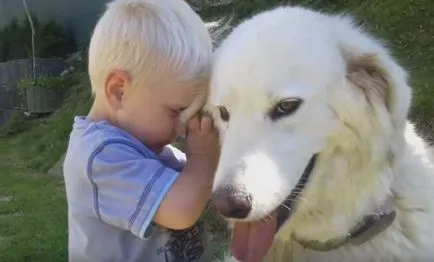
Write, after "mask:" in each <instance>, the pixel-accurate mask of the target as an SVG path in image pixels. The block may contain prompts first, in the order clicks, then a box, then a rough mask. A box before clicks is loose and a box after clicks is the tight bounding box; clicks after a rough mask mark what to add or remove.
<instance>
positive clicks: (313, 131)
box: [207, 7, 434, 262]
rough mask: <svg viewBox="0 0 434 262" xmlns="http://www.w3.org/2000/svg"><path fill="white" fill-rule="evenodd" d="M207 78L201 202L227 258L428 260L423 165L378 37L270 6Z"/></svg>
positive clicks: (430, 212)
mask: <svg viewBox="0 0 434 262" xmlns="http://www.w3.org/2000/svg"><path fill="white" fill-rule="evenodd" d="M213 70H214V71H213V75H212V79H211V90H210V94H209V100H208V104H207V108H208V110H209V111H211V112H212V114H213V116H214V118H215V121H216V124H217V126H218V129H219V131H220V133H221V134H220V135H221V144H222V152H221V158H220V162H219V165H218V168H217V172H216V176H215V180H214V188H213V203H214V205H215V206H216V208H217V209H218V210H219V212H220V213H221V214H222V215H223V216H224V217H225V218H227V219H228V220H229V221H230V222H231V223H232V224H233V231H232V245H231V250H232V254H233V255H234V257H236V258H237V259H238V260H240V261H249V262H251V261H276V262H280V261H281V262H288V261H296V262H303V261H313V262H316V261H320V262H321V261H330V262H331V261H333V262H336V261H381V262H387V261H434V165H433V161H432V159H430V156H428V150H429V149H428V147H427V145H425V143H424V142H423V141H422V139H421V138H420V137H419V136H418V135H417V134H416V133H415V131H414V129H413V126H412V125H411V124H410V123H408V122H407V113H408V110H409V106H410V102H411V89H410V87H409V86H408V84H407V76H406V72H405V70H404V69H403V68H402V67H401V66H400V65H399V64H398V63H397V62H396V61H395V60H394V58H393V57H392V56H391V55H390V54H389V53H388V51H387V49H386V48H385V47H383V45H382V44H381V43H380V42H378V41H376V40H374V39H373V38H372V37H371V36H369V35H368V34H367V33H365V32H363V31H362V30H361V29H360V28H358V27H357V26H355V25H354V23H353V22H352V20H351V18H349V17H347V16H339V15H326V14H322V13H318V12H314V11H310V10H307V9H305V8H300V7H279V8H276V9H273V10H269V11H265V12H262V13H260V14H258V15H256V16H254V17H252V18H251V19H249V20H247V21H244V22H243V23H241V24H240V25H238V26H237V27H236V28H234V30H233V31H232V32H231V33H230V34H229V36H228V37H227V38H226V39H225V40H224V41H223V43H222V44H221V46H220V47H219V48H218V50H217V51H216V57H215V64H214V69H213ZM262 257H264V258H263V259H261V258H262ZM231 259H233V260H234V261H236V260H235V258H231Z"/></svg>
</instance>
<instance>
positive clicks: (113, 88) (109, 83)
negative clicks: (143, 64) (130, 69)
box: [104, 70, 132, 110]
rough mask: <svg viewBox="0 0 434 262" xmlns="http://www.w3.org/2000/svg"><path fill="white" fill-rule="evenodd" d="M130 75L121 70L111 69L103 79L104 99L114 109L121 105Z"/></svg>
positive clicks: (129, 83) (129, 82) (129, 81)
mask: <svg viewBox="0 0 434 262" xmlns="http://www.w3.org/2000/svg"><path fill="white" fill-rule="evenodd" d="M131 82H132V81H131V77H130V75H129V74H128V73H127V72H125V71H122V70H113V71H111V72H110V73H109V74H108V76H107V78H106V81H105V85H104V92H105V96H106V99H107V101H108V103H109V104H110V106H111V107H112V108H113V109H114V110H118V109H120V108H121V107H122V100H123V98H124V93H125V91H126V89H127V88H128V87H130V86H131Z"/></svg>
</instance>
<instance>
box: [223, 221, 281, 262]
mask: <svg viewBox="0 0 434 262" xmlns="http://www.w3.org/2000/svg"><path fill="white" fill-rule="evenodd" d="M276 225H277V224H276V214H272V215H271V217H267V218H265V219H264V220H263V221H262V220H261V221H257V222H237V223H235V226H234V228H233V231H232V244H231V251H232V254H233V256H234V257H235V258H236V259H238V260H240V261H243V262H259V261H261V260H262V258H264V257H265V255H266V254H267V252H268V249H269V248H270V246H271V244H272V243H273V239H274V235H275V234H276Z"/></svg>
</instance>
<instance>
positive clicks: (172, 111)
mask: <svg viewBox="0 0 434 262" xmlns="http://www.w3.org/2000/svg"><path fill="white" fill-rule="evenodd" d="M185 109H187V107H171V108H169V113H170V115H171V116H172V117H174V118H177V117H179V115H180V114H181V113H182V112H183V111H184V110H185Z"/></svg>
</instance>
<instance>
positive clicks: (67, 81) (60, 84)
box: [18, 74, 77, 96]
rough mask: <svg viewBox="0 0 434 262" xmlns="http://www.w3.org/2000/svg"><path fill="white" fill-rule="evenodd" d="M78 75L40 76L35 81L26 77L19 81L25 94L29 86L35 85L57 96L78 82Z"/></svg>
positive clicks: (19, 85)
mask: <svg viewBox="0 0 434 262" xmlns="http://www.w3.org/2000/svg"><path fill="white" fill-rule="evenodd" d="M76 82H77V77H76V75H75V74H69V75H65V76H40V77H37V78H36V79H35V81H33V79H32V78H24V79H21V80H20V81H19V82H18V90H19V92H20V94H25V92H26V90H27V89H28V88H32V87H34V86H38V87H43V88H46V89H47V90H49V91H50V92H51V93H53V94H55V95H56V96H60V95H63V94H64V93H65V92H66V91H67V90H68V88H69V87H70V86H72V85H74V84H76Z"/></svg>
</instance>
